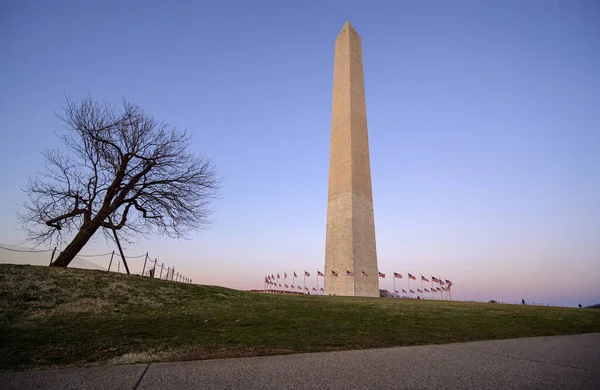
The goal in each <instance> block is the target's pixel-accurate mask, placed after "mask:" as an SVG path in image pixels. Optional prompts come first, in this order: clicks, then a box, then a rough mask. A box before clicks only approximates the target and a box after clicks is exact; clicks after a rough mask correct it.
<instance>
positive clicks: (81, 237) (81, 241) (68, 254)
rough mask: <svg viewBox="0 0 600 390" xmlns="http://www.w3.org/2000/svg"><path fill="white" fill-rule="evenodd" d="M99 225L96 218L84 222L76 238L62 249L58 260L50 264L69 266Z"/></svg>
mask: <svg viewBox="0 0 600 390" xmlns="http://www.w3.org/2000/svg"><path fill="white" fill-rule="evenodd" d="M99 227H100V224H99V223H97V222H95V220H91V221H90V222H88V223H84V224H83V226H82V227H81V229H79V232H77V235H76V236H75V238H73V241H71V242H70V243H69V245H67V247H66V248H65V250H64V251H62V252H61V253H60V255H58V257H57V258H56V260H54V261H53V262H52V264H50V265H51V266H55V267H66V266H68V265H69V264H70V263H71V261H72V260H73V258H75V256H77V254H78V253H79V251H80V250H81V248H83V247H84V246H85V244H87V242H88V241H89V240H90V238H92V236H93V235H94V234H95V233H96V231H97V230H98V228H99Z"/></svg>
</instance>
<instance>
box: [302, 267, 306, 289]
mask: <svg viewBox="0 0 600 390" xmlns="http://www.w3.org/2000/svg"><path fill="white" fill-rule="evenodd" d="M304 291H306V270H304V290H303V291H302V294H306V293H305V292H304Z"/></svg>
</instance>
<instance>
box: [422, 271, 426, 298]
mask: <svg viewBox="0 0 600 390" xmlns="http://www.w3.org/2000/svg"><path fill="white" fill-rule="evenodd" d="M421 294H423V298H425V293H424V292H423V274H421Z"/></svg>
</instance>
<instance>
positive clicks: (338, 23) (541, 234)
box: [0, 0, 600, 305]
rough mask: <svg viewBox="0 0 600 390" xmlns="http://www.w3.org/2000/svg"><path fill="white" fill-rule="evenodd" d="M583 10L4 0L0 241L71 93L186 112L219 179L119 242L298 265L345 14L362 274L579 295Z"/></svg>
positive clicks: (215, 271)
mask: <svg viewBox="0 0 600 390" xmlns="http://www.w3.org/2000/svg"><path fill="white" fill-rule="evenodd" d="M599 18H600V5H599V4H598V3H597V2H595V1H566V0H565V1H542V0H530V1H452V2H446V1H372V2H367V1H326V2H325V1H316V0H311V1H253V2H250V1H218V2H217V1H214V2H208V1H202V2H192V1H189V2H154V1H144V2H141V1H128V2H114V1H102V2H80V1H53V2H47V1H29V2H18V1H4V2H2V4H1V5H0V50H1V53H2V55H1V56H0V86H1V87H0V131H1V133H0V134H1V138H0V166H1V167H2V169H1V171H0V181H1V182H2V183H3V185H2V191H1V192H0V242H2V243H5V244H15V243H19V242H20V241H22V240H23V238H24V235H23V234H22V233H21V232H19V231H18V230H17V228H18V225H17V222H16V217H15V210H16V208H17V206H16V204H17V203H18V202H20V201H21V200H22V193H21V192H20V189H19V187H20V186H21V185H23V184H24V183H25V181H26V178H27V176H29V175H32V174H34V173H35V172H36V171H38V170H41V169H42V168H43V160H42V158H41V155H40V153H39V151H40V150H42V149H44V148H45V147H52V146H56V145H58V144H59V140H58V139H57V138H56V137H55V135H54V132H55V131H61V124H60V123H59V121H58V120H57V119H56V118H55V117H54V114H53V110H54V111H59V110H60V107H61V103H62V99H63V95H64V94H68V95H70V96H72V97H73V98H82V97H85V96H87V95H88V94H90V95H91V96H93V97H94V98H95V99H97V100H100V101H107V102H112V103H114V104H119V102H120V101H121V99H122V98H126V99H128V100H130V101H132V102H134V103H136V104H138V105H140V106H141V107H143V108H144V109H145V110H146V112H147V113H148V114H150V115H152V116H155V117H156V118H157V119H159V120H163V121H166V122H168V123H170V124H172V125H175V126H178V127H180V128H185V129H187V130H189V131H190V132H191V133H192V134H193V136H194V141H193V145H192V147H193V149H194V150H195V151H196V152H198V153H201V154H203V155H205V156H208V157H210V158H212V159H213V160H214V162H215V164H216V166H217V168H218V170H219V173H220V175H221V176H223V178H224V188H223V199H221V200H219V201H217V202H216V203H215V209H216V212H215V214H214V225H213V226H212V228H211V229H210V230H208V231H204V232H200V233H198V234H197V235H193V236H192V237H191V239H190V240H187V241H172V240H168V239H164V238H152V239H150V240H144V241H141V242H139V243H138V244H136V245H133V246H131V247H130V248H128V252H129V253H131V254H139V253H144V252H146V251H149V252H150V256H152V257H158V258H159V259H162V260H164V261H165V262H167V263H168V264H173V265H175V266H176V267H177V268H178V269H179V270H181V271H182V272H184V273H186V274H187V275H190V276H192V277H193V278H194V280H195V281H197V282H201V283H208V284H218V285H225V286H229V287H235V288H261V287H262V278H263V277H264V275H265V274H267V273H274V272H277V271H279V272H280V273H283V272H284V271H287V272H288V273H291V271H292V270H293V269H295V270H296V271H300V270H302V269H304V268H307V269H309V270H313V271H312V272H313V273H316V269H317V268H321V267H322V266H323V263H324V250H325V220H326V208H327V205H326V201H327V176H328V164H329V161H328V149H329V131H330V120H331V86H332V76H333V45H334V41H335V37H336V35H337V34H338V32H339V30H340V29H341V27H342V26H343V24H344V22H345V21H346V20H347V19H349V20H350V21H351V23H352V24H353V25H354V27H355V28H356V30H357V31H358V33H359V34H360V35H361V37H362V43H363V58H364V69H365V86H366V94H367V96H366V98H367V115H368V124H369V137H370V147H371V169H372V180H373V192H374V207H375V225H376V234H377V250H378V261H379V267H380V269H381V271H382V272H386V273H391V272H392V270H396V271H400V272H411V273H413V274H417V275H418V274H419V273H423V274H424V275H426V276H429V274H432V273H433V274H434V275H441V276H443V277H445V278H448V279H452V280H453V281H454V283H455V286H454V297H455V298H458V299H474V300H489V299H496V300H507V301H517V300H518V301H520V299H521V298H525V299H526V300H530V301H537V302H554V303H557V304H565V305H575V304H577V303H579V302H581V303H582V304H589V303H597V302H598V301H600V284H599V283H598V279H599V278H600V265H599V264H600V202H599V199H600V73H599V72H598V69H600V40H599V39H598V37H600V24H599V23H597V21H598V20H599ZM111 249H112V248H111ZM105 250H106V246H105V245H104V244H103V242H102V240H101V239H100V238H98V239H97V240H95V241H94V242H92V243H91V244H90V245H89V246H88V247H86V248H85V249H84V252H86V253H100V252H104V251H105ZM314 282H315V281H314V278H313V280H312V282H311V283H314ZM381 282H382V286H383V287H387V288H388V289H390V290H391V283H392V281H391V280H390V279H389V278H388V279H386V280H381ZM320 283H321V284H322V280H321V281H320Z"/></svg>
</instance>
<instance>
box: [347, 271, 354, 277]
mask: <svg viewBox="0 0 600 390" xmlns="http://www.w3.org/2000/svg"><path fill="white" fill-rule="evenodd" d="M346 276H354V272H350V271H346Z"/></svg>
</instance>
